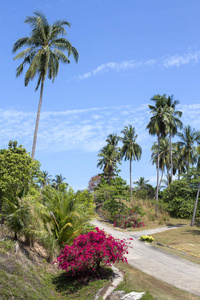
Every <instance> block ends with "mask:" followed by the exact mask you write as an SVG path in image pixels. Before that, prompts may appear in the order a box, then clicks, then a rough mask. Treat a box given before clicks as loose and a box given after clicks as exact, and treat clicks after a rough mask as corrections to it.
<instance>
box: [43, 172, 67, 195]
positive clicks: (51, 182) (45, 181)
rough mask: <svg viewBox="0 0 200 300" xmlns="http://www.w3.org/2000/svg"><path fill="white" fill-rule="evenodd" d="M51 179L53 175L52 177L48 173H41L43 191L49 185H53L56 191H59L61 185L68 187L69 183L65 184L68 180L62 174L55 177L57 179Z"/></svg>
mask: <svg viewBox="0 0 200 300" xmlns="http://www.w3.org/2000/svg"><path fill="white" fill-rule="evenodd" d="M51 177H52V175H50V174H49V172H48V171H41V174H40V178H39V183H40V185H41V188H42V189H44V188H45V186H47V185H51V186H52V187H53V188H55V189H56V190H59V187H60V186H61V184H65V185H66V186H68V183H65V179H66V178H65V177H63V175H62V174H59V175H55V179H51Z"/></svg>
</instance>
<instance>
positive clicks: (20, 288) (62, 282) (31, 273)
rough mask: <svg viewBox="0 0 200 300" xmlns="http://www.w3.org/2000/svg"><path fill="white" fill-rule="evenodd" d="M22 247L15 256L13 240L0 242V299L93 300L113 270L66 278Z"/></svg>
mask: <svg viewBox="0 0 200 300" xmlns="http://www.w3.org/2000/svg"><path fill="white" fill-rule="evenodd" d="M32 252H34V251H33V249H32V250H30V252H29V251H28V248H25V247H24V248H21V251H20V252H19V254H17V255H15V254H14V242H13V241H12V240H6V241H0V278H1V280H0V299H2V300H4V299H5V300H8V299H11V300H13V299H25V300H26V299H29V300H54V299H60V300H72V299H76V300H86V299H87V300H92V299H94V297H95V295H96V293H97V292H98V291H99V290H100V289H101V288H104V289H105V288H106V287H108V286H109V284H110V283H111V281H110V278H111V274H112V270H111V269H110V268H106V269H105V268H104V269H103V270H102V272H101V278H94V277H92V276H90V277H87V278H84V280H80V278H71V279H69V278H67V277H66V274H65V272H61V271H58V270H57V268H56V267H55V266H54V265H52V264H48V263H47V262H46V261H45V260H44V259H42V258H41V257H38V255H37V254H34V255H33V253H32Z"/></svg>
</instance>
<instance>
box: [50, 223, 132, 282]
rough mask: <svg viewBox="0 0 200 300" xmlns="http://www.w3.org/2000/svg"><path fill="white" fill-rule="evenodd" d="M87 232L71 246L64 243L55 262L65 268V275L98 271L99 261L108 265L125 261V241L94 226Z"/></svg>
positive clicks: (59, 266)
mask: <svg viewBox="0 0 200 300" xmlns="http://www.w3.org/2000/svg"><path fill="white" fill-rule="evenodd" d="M95 230H96V232H95V231H91V232H89V233H87V234H82V235H79V236H78V237H77V238H76V239H74V242H73V244H72V245H71V246H69V245H65V247H64V249H63V250H61V253H60V255H59V257H58V258H57V260H56V261H55V262H57V263H58V268H59V269H62V270H65V271H66V272H67V276H74V275H86V274H87V275H88V274H91V273H98V269H99V268H100V263H102V264H103V265H110V264H111V263H115V262H119V261H122V262H127V260H126V258H125V256H124V255H125V254H126V253H128V252H127V243H126V242H125V241H124V240H118V239H115V238H114V237H112V236H111V235H107V234H106V233H105V232H104V231H103V230H100V229H99V228H97V227H96V228H95Z"/></svg>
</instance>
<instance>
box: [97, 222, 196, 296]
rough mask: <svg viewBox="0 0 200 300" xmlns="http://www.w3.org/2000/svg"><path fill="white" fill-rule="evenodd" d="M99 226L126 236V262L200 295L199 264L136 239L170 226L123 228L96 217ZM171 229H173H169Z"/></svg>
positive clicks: (122, 236)
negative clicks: (144, 228) (150, 228)
mask: <svg viewBox="0 0 200 300" xmlns="http://www.w3.org/2000/svg"><path fill="white" fill-rule="evenodd" d="M92 223H93V224H94V225H95V226H97V227H99V228H100V229H104V230H105V231H106V232H107V233H109V234H111V235H112V236H113V237H115V238H118V239H124V238H125V239H127V238H132V239H133V240H129V241H130V242H131V244H130V247H129V249H128V251H129V254H128V255H127V259H128V263H129V264H130V265H131V266H133V267H136V268H137V269H139V270H141V271H143V272H145V273H147V274H149V275H151V276H153V277H155V278H157V279H159V280H162V281H165V282H167V283H169V284H171V285H173V286H175V287H177V288H179V289H181V290H184V291H186V292H189V293H192V294H194V295H196V296H199V297H200V265H198V264H195V263H193V262H190V261H188V260H186V259H183V258H180V257H178V256H176V255H172V254H170V253H167V252H165V251H163V250H159V249H157V248H155V247H154V246H152V245H150V244H147V243H144V242H141V241H139V240H138V238H139V237H140V235H142V234H153V233H156V232H160V231H164V230H170V229H171V228H167V227H162V228H160V229H155V230H149V231H148V230H145V231H140V232H136V233H135V234H134V233H133V232H122V231H120V230H117V229H115V228H112V227H110V226H108V225H106V224H104V223H101V222H100V221H98V220H94V221H93V222H92ZM171 230H173V229H171Z"/></svg>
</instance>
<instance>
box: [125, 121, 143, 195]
mask: <svg viewBox="0 0 200 300" xmlns="http://www.w3.org/2000/svg"><path fill="white" fill-rule="evenodd" d="M121 133H123V137H122V138H121V140H122V143H123V146H122V149H121V154H122V157H124V159H125V160H129V161H130V192H131V201H132V179H131V163H132V160H140V158H141V155H142V148H141V147H140V145H139V144H137V143H136V139H137V135H136V134H135V128H134V127H133V126H132V125H130V124H129V126H125V127H124V130H122V132H121Z"/></svg>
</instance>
